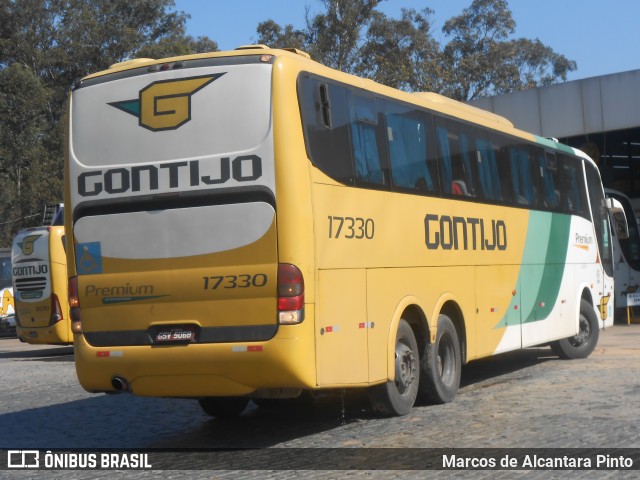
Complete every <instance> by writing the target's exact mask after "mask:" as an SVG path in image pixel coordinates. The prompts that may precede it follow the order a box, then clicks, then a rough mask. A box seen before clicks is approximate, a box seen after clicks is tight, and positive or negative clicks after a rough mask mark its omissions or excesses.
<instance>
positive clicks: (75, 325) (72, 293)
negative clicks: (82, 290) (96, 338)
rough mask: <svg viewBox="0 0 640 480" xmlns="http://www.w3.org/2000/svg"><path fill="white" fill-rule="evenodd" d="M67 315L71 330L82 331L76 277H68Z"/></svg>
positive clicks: (74, 331)
mask: <svg viewBox="0 0 640 480" xmlns="http://www.w3.org/2000/svg"><path fill="white" fill-rule="evenodd" d="M69 315H70V316H71V331H72V332H73V333H82V316H81V315H80V299H79V297H78V277H71V278H70V279H69Z"/></svg>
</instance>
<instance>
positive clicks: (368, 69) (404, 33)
mask: <svg viewBox="0 0 640 480" xmlns="http://www.w3.org/2000/svg"><path fill="white" fill-rule="evenodd" d="M432 15H433V10H431V9H429V8H425V9H423V10H422V11H421V12H417V11H416V10H414V9H403V10H402V17H401V18H400V19H399V20H396V19H392V18H387V17H386V16H385V15H384V14H382V13H380V12H377V11H375V12H374V13H373V16H372V21H371V23H370V25H369V28H368V30H367V36H366V40H365V42H364V44H363V45H362V47H361V48H360V50H359V53H358V57H359V58H358V62H357V66H356V67H355V71H356V73H358V74H359V75H362V76H364V77H367V78H371V79H373V80H375V81H377V82H380V83H383V84H385V85H388V86H390V87H395V88H399V89H401V90H414V91H427V90H430V91H437V90H439V89H440V88H441V83H442V78H443V75H442V61H441V55H440V51H439V44H438V42H436V41H435V40H434V38H433V37H432V35H431V16H432Z"/></svg>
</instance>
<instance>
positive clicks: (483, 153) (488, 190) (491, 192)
mask: <svg viewBox="0 0 640 480" xmlns="http://www.w3.org/2000/svg"><path fill="white" fill-rule="evenodd" d="M476 152H477V160H478V177H479V178H480V189H481V190H482V194H483V196H484V198H486V199H487V200H501V199H502V195H501V193H500V181H499V179H498V162H497V160H496V154H495V150H494V148H493V145H492V143H491V141H490V140H487V139H484V138H480V137H476Z"/></svg>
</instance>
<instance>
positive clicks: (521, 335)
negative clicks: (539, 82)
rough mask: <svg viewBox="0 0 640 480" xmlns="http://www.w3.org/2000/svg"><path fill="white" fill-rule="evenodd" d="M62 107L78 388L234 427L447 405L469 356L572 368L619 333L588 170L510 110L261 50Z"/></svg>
mask: <svg viewBox="0 0 640 480" xmlns="http://www.w3.org/2000/svg"><path fill="white" fill-rule="evenodd" d="M69 109H70V114H69V119H70V123H69V127H68V128H69V138H68V149H67V160H66V162H67V169H66V172H67V174H66V199H65V202H66V205H67V209H66V213H65V215H66V219H65V225H66V231H67V235H68V243H67V245H68V250H67V260H68V265H69V275H70V276H71V278H70V281H69V295H70V305H71V315H72V329H73V331H74V333H75V335H74V341H75V343H74V345H75V353H76V370H77V375H78V378H79V380H80V383H81V385H82V386H83V387H84V388H85V389H86V390H88V391H90V392H118V391H128V392H131V393H133V394H136V395H144V396H165V397H191V398H194V399H198V401H199V402H200V405H201V407H202V408H203V410H204V411H205V412H206V413H208V414H210V415H212V416H233V415H238V414H240V413H241V412H242V411H243V410H244V409H245V407H246V405H247V403H248V402H249V400H250V399H264V398H290V397H295V396H297V395H299V394H300V393H301V392H318V391H320V390H331V389H345V388H367V389H368V391H369V392H370V396H371V400H372V406H373V409H374V410H375V411H376V412H379V413H381V414H384V415H402V414H406V413H408V412H409V411H410V409H411V408H412V406H413V405H414V403H415V402H416V399H418V400H419V401H420V402H436V403H441V402H449V401H451V400H452V399H453V398H454V396H455V395H456V392H457V390H458V386H459V381H460V372H461V368H462V365H463V364H465V363H466V362H469V361H472V360H475V359H479V358H483V357H487V356H490V355H494V354H497V353H500V352H506V351H510V350H514V349H519V348H523V347H528V346H532V345H540V344H547V343H551V344H552V346H553V348H554V351H556V352H557V353H558V354H559V355H561V356H562V357H565V358H582V357H586V356H587V355H589V354H590V353H591V351H592V350H593V349H594V347H595V345H596V342H597V340H598V334H599V329H600V328H602V327H603V326H605V325H610V324H611V323H612V320H613V316H612V311H613V299H612V295H613V278H612V274H613V267H612V263H611V258H612V250H611V232H610V226H609V217H608V212H607V204H606V202H605V197H604V194H603V189H602V184H601V180H600V176H599V173H598V170H597V168H596V166H595V164H594V163H593V162H592V161H591V160H590V159H589V158H588V157H587V156H586V155H584V154H583V153H581V152H579V151H577V150H574V149H572V148H569V147H566V146H563V145H560V144H558V143H557V142H555V141H552V140H547V139H544V138H540V137H536V136H534V135H530V134H527V133H524V132H522V131H519V130H516V129H515V128H514V127H513V125H512V124H511V123H510V122H509V121H508V120H506V119H504V118H502V117H498V116H496V115H493V114H491V113H488V112H484V111H482V110H478V109H476V108H472V107H469V106H466V105H464V104H461V103H458V102H455V101H452V100H449V99H447V98H444V97H442V96H439V95H435V94H431V93H427V94H414V93H407V92H402V91H398V90H395V89H392V88H388V87H386V86H383V85H380V84H377V83H374V82H372V81H370V80H363V79H360V78H357V77H355V76H351V75H348V74H345V73H342V72H339V71H336V70H333V69H330V68H327V67H325V66H323V65H320V64H318V63H317V62H314V61H313V60H311V59H310V58H309V56H308V55H307V54H305V53H303V52H300V51H297V50H276V49H269V48H267V47H265V46H246V47H240V48H239V49H236V50H233V51H227V52H216V53H208V54H199V55H192V56H185V57H176V58H169V59H162V60H151V59H138V60H131V61H128V62H125V63H121V64H116V65H113V66H112V67H111V68H109V69H108V70H106V71H103V72H99V73H96V74H94V75H90V76H88V77H86V78H84V79H83V80H81V81H80V82H79V83H77V84H76V85H75V86H74V88H73V89H72V92H71V94H70V100H69ZM622 227H624V222H623V223H622V224H621V226H620V228H622ZM257 403H259V402H257Z"/></svg>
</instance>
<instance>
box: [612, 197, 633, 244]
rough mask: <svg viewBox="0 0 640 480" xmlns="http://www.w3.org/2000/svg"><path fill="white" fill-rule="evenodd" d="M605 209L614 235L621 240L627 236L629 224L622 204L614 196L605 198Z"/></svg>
mask: <svg viewBox="0 0 640 480" xmlns="http://www.w3.org/2000/svg"><path fill="white" fill-rule="evenodd" d="M607 210H609V218H610V219H611V224H612V227H613V232H614V234H615V235H616V237H618V238H619V239H621V240H624V239H626V238H629V225H628V224H627V216H626V215H625V213H624V208H622V204H621V203H620V202H619V201H618V200H616V199H615V198H607Z"/></svg>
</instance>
